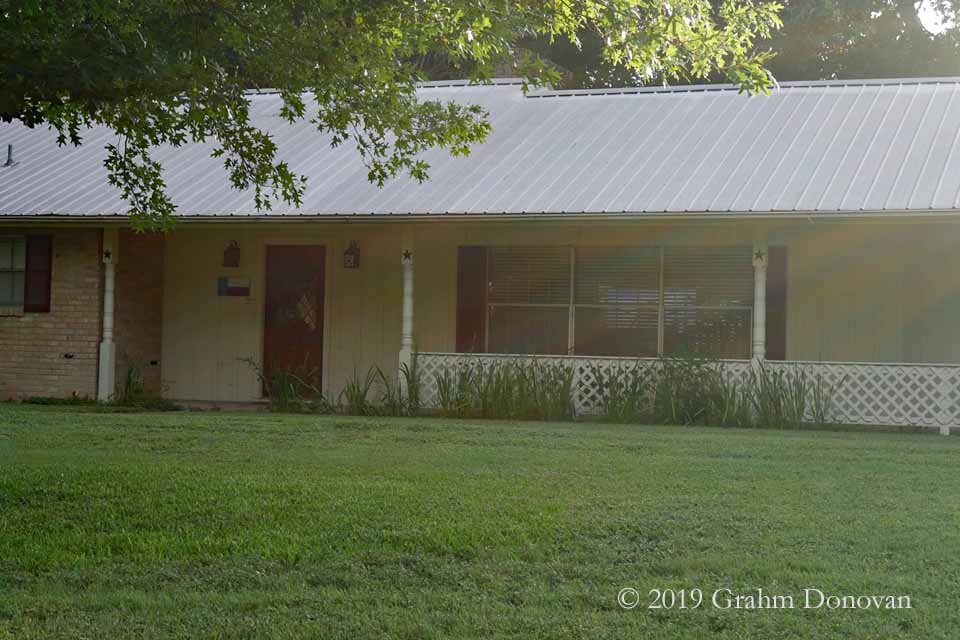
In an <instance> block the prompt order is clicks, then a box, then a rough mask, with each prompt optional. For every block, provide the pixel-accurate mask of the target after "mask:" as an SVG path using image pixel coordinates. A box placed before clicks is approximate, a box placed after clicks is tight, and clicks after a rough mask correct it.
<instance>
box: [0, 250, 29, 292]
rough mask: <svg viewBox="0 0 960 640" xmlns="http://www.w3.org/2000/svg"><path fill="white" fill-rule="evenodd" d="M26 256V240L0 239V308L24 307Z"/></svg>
mask: <svg viewBox="0 0 960 640" xmlns="http://www.w3.org/2000/svg"><path fill="white" fill-rule="evenodd" d="M26 256H27V244H26V239H25V238H16V237H13V238H11V237H0V307H4V308H20V307H22V306H23V284H24V278H25V274H26Z"/></svg>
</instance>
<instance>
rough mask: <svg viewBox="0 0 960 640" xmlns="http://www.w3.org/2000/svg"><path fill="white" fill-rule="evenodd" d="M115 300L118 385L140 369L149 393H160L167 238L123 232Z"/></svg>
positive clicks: (120, 242) (120, 243)
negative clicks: (129, 369) (164, 244)
mask: <svg viewBox="0 0 960 640" xmlns="http://www.w3.org/2000/svg"><path fill="white" fill-rule="evenodd" d="M119 245H120V251H119V262H118V263H117V273H116V283H115V296H114V298H115V301H114V340H115V341H116V344H117V385H118V386H122V385H123V383H124V380H125V379H126V376H127V370H128V368H129V366H130V365H131V364H132V365H135V366H137V367H138V368H139V369H140V371H141V373H142V374H143V379H144V388H145V389H146V391H147V392H148V393H151V394H159V393H160V392H161V391H162V389H161V384H160V346H161V335H162V331H161V326H162V325H161V319H162V316H163V236H162V235H159V234H139V233H134V232H132V231H127V230H122V231H120V237H119Z"/></svg>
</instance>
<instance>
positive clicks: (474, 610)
mask: <svg viewBox="0 0 960 640" xmlns="http://www.w3.org/2000/svg"><path fill="white" fill-rule="evenodd" d="M623 587H634V588H636V589H637V590H638V591H639V592H640V593H641V595H642V598H643V603H642V604H641V606H639V607H637V608H636V609H633V610H623V609H621V608H620V607H619V606H618V605H617V600H616V597H617V593H618V592H619V591H620V589H621V588H623ZM653 588H660V589H665V588H668V589H693V588H699V589H701V590H703V591H704V592H705V593H706V594H707V597H708V598H709V596H710V594H712V593H713V592H714V591H715V590H717V589H730V590H731V591H734V592H740V593H744V594H747V593H756V590H757V589H763V590H764V592H765V593H768V594H788V595H794V596H796V597H797V605H798V606H802V605H803V602H802V598H801V597H800V596H802V593H803V589H804V588H819V589H821V590H822V591H824V592H827V593H837V594H854V595H860V594H888V593H889V594H897V595H909V596H910V598H911V604H912V605H913V608H912V609H909V610H906V609H901V610H893V611H877V610H826V609H816V610H810V609H806V610H805V609H802V608H798V609H792V610H770V609H766V610H744V609H741V610H719V609H715V608H713V607H712V606H709V604H708V603H705V604H704V605H702V606H701V607H700V608H698V609H687V610H676V609H674V610H650V609H647V608H646V607H645V604H646V600H647V592H648V591H649V590H650V589H653ZM210 636H215V637H304V636H305V637H318V638H349V639H351V640H353V639H357V638H367V637H378V638H379V637H384V638H441V637H448V638H457V639H459V638H472V637H477V638H480V637H482V638H490V637H511V638H563V639H567V638H578V637H582V638H617V639H631V638H658V639H659V638H697V639H700V638H706V637H716V638H763V639H771V638H792V637H809V638H814V637H816V638H898V637H903V638H956V637H958V636H960V438H944V437H940V436H936V435H925V434H916V435H901V434H891V433H883V434H880V433H878V434H868V433H832V432H772V431H740V430H723V429H700V428H665V427H623V426H610V425H589V424H533V423H505V422H455V421H445V420H434V419H372V418H371V419H360V418H343V417H312V416H276V415H266V414H228V413H193V414H187V413H178V414H163V415H161V414H143V415H108V414H97V413H84V412H77V411H69V410H65V409H58V408H43V407H40V408H36V407H34V408H31V407H21V406H15V405H6V406H0V638H3V637H11V638H53V637H76V638H108V639H110V640H114V639H119V638H154V637H156V638H160V637H163V638H168V637H183V638H194V637H210Z"/></svg>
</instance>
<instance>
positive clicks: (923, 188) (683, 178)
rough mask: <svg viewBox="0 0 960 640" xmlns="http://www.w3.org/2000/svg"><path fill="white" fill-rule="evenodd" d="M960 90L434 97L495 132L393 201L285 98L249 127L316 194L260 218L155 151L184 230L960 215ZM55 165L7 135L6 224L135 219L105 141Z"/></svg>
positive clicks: (194, 149)
mask: <svg viewBox="0 0 960 640" xmlns="http://www.w3.org/2000/svg"><path fill="white" fill-rule="evenodd" d="M958 83H960V80H958V79H956V78H938V79H901V80H896V79H894V80H868V81H831V82H813V83H810V82H806V83H803V82H801V83H783V85H782V86H781V88H780V89H779V90H777V91H774V93H773V95H771V96H770V97H763V96H755V97H747V96H743V95H739V94H738V92H737V90H736V89H735V88H731V87H728V86H704V87H684V88H682V89H677V90H670V89H636V88H627V89H621V90H595V91H578V92H536V93H533V94H531V95H530V96H528V97H525V96H524V95H523V94H522V92H521V90H520V87H519V86H518V84H516V83H511V82H510V81H497V83H496V84H494V85H493V86H468V85H466V84H464V83H457V82H451V83H444V84H443V85H439V84H436V83H434V84H431V85H429V86H425V87H424V88H422V89H420V90H419V95H420V97H421V99H424V100H438V101H441V102H446V101H459V102H461V103H464V104H478V105H481V106H482V107H483V108H484V109H486V110H487V111H489V113H490V120H491V123H492V125H493V132H492V133H491V135H490V136H489V139H488V141H487V142H486V143H483V144H479V145H475V146H474V148H473V150H472V154H471V155H470V156H469V157H458V158H452V157H450V156H449V154H448V153H447V152H446V151H445V150H443V149H430V150H428V151H426V152H425V153H423V154H422V155H421V158H422V159H424V160H426V161H428V162H429V163H430V164H431V168H430V170H429V174H430V177H431V181H428V182H426V183H425V184H418V183H417V182H416V181H415V180H413V179H411V178H410V177H409V176H398V177H397V178H395V179H391V180H388V181H387V183H386V184H385V186H384V187H383V188H382V189H379V188H377V187H376V186H374V185H371V184H370V183H369V182H368V180H367V169H366V167H365V166H364V164H363V162H362V160H361V158H360V157H359V154H358V153H357V151H356V149H355V148H354V144H353V142H352V141H350V140H348V141H346V142H345V143H344V144H343V145H341V146H340V147H338V148H332V147H331V146H330V141H331V137H330V136H329V135H327V134H324V133H322V132H320V131H318V130H317V128H316V126H315V125H314V124H313V123H311V122H309V121H304V120H301V121H297V122H296V123H294V124H290V123H288V122H286V121H285V120H284V119H282V118H280V117H279V116H278V112H279V109H280V106H281V98H280V97H279V95H276V94H258V95H252V96H251V97H250V101H251V106H250V113H251V117H252V123H253V124H254V125H255V126H258V127H260V128H262V129H263V130H264V131H265V132H266V133H267V134H268V135H270V136H271V137H272V138H273V139H274V140H275V141H276V143H277V145H278V147H279V148H278V160H282V161H285V162H287V163H288V165H289V166H290V168H291V170H292V171H294V172H295V173H297V174H301V175H304V176H305V177H306V178H307V184H306V192H305V194H304V198H303V203H302V204H301V205H299V206H296V205H288V204H286V203H283V202H274V204H273V209H272V210H271V211H257V210H256V207H255V205H254V197H253V190H252V189H247V190H243V191H238V190H235V189H233V188H231V185H230V183H229V174H228V172H227V170H226V169H225V168H224V167H223V162H222V160H220V159H215V158H211V157H210V154H211V152H212V150H213V149H214V148H215V146H216V145H215V143H214V141H209V142H207V143H203V144H194V143H191V144H187V145H184V146H183V147H180V148H173V147H169V146H168V147H162V148H159V149H157V150H156V152H155V158H156V159H157V160H159V161H161V162H162V163H163V165H164V176H165V178H166V180H167V187H168V188H167V192H168V193H169V195H170V196H171V198H172V199H173V201H174V203H175V204H176V205H177V207H178V210H177V215H180V216H219V215H223V216H245V215H262V216H270V217H279V216H284V215H294V216H296V215H318V216H332V215H343V216H348V215H390V214H397V215H404V214H408V213H416V214H437V215H441V214H446V213H453V214H476V215H483V214H484V213H489V214H500V213H505V212H506V213H513V214H518V215H520V214H541V213H545V214H563V213H580V212H585V213H610V214H621V213H623V214H627V215H642V213H654V214H655V213H666V212H684V211H690V212H717V213H718V214H721V215H722V213H723V212H728V211H730V212H750V211H752V212H761V213H762V212H773V213H779V212H788V211H798V212H807V213H816V212H821V211H822V212H841V213H843V212H859V211H894V212H896V211H903V210H910V211H929V209H930V208H936V209H947V210H955V209H958V199H960V153H958V152H957V146H958V145H960V109H958V108H957V107H960V98H958V94H960V87H958ZM81 135H82V136H83V138H84V144H83V145H82V146H81V147H79V148H74V147H72V146H70V145H68V146H66V147H64V148H59V147H58V146H57V144H56V135H55V134H54V133H53V132H51V131H49V130H46V129H44V128H37V129H32V130H31V129H28V128H26V127H24V126H22V125H20V124H19V123H4V124H0V146H2V145H3V144H13V145H14V159H15V162H16V164H15V165H14V166H12V167H0V216H37V215H61V216H66V215H69V216H99V215H121V216H122V215H125V214H126V211H127V210H128V209H129V204H128V203H126V202H124V201H123V199H122V198H121V197H120V193H119V191H118V190H117V189H116V188H115V187H113V186H111V185H110V184H109V183H108V182H107V179H106V171H105V168H104V166H103V161H104V158H105V156H106V152H105V150H104V148H103V147H104V145H106V144H114V143H116V142H117V139H116V135H115V134H113V133H112V132H111V131H109V130H107V129H106V128H95V129H93V130H84V131H82V132H81Z"/></svg>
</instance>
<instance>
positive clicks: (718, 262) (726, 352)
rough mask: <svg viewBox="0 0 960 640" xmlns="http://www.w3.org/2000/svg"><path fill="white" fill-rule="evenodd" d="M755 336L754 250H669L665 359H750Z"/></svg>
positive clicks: (666, 261) (665, 287)
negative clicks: (679, 357)
mask: <svg viewBox="0 0 960 640" xmlns="http://www.w3.org/2000/svg"><path fill="white" fill-rule="evenodd" d="M752 330H753V261H752V251H751V249H750V248H749V247H733V248H716V247H697V248H692V247H666V248H664V252H663V352H664V354H666V355H678V354H697V355H705V356H713V357H717V358H749V357H750V335H751V332H752Z"/></svg>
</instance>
